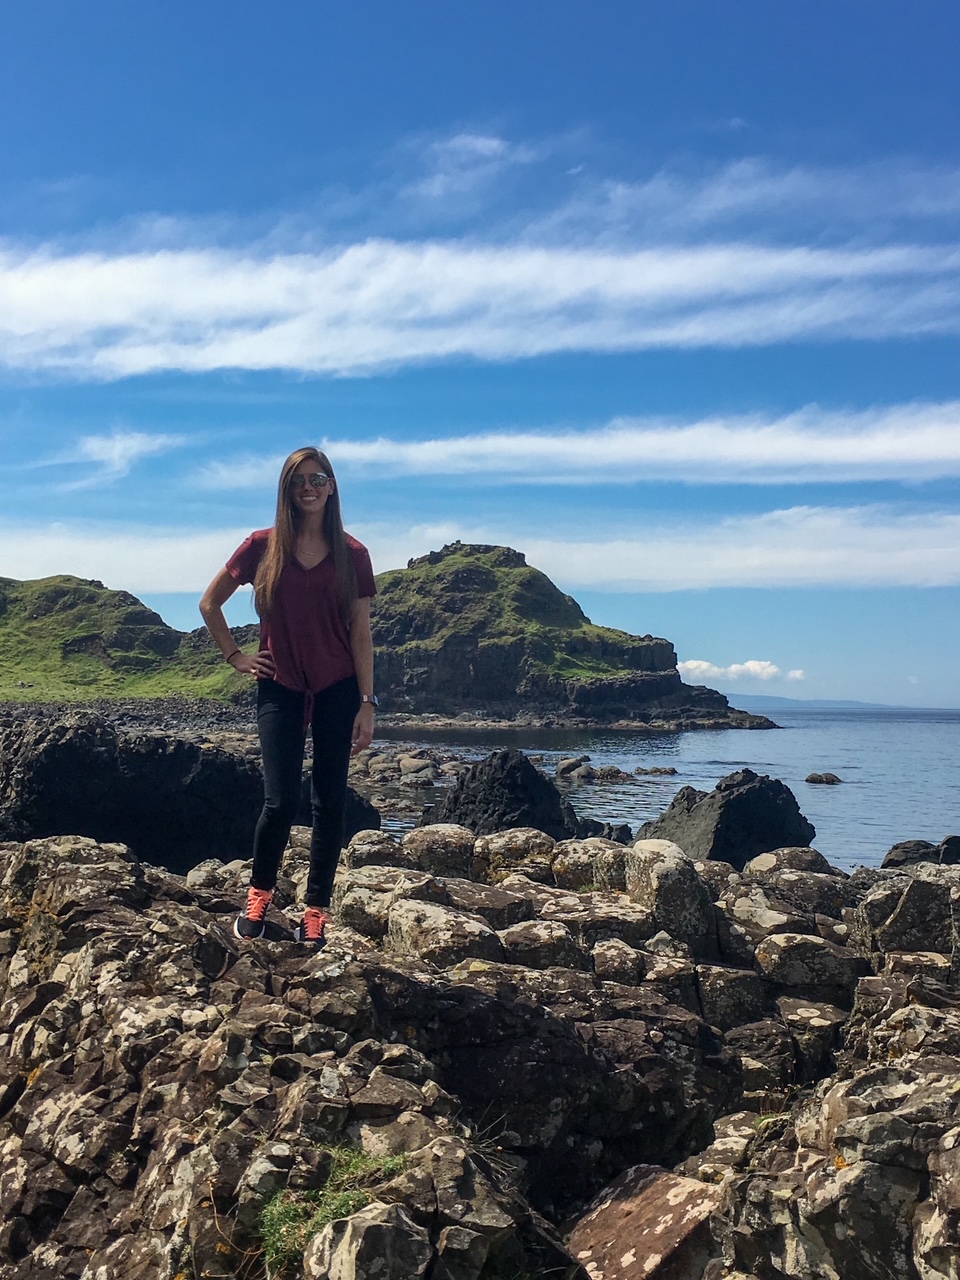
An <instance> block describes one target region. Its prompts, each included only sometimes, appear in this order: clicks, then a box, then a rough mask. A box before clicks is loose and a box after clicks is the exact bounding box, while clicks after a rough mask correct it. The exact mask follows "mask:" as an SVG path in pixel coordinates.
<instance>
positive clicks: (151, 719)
mask: <svg viewBox="0 0 960 1280" xmlns="http://www.w3.org/2000/svg"><path fill="white" fill-rule="evenodd" d="M77 712H79V713H85V714H90V715H96V716H101V717H103V718H104V719H105V720H109V721H110V722H111V723H114V724H116V725H118V726H120V727H122V728H125V729H134V728H141V729H153V730H156V731H158V732H172V733H180V734H193V733H204V732H213V731H217V730H220V731H235V732H244V731H246V730H251V729H252V727H253V720H254V695H253V690H252V689H251V690H250V691H249V693H248V694H247V695H245V696H243V697H241V698H240V699H238V700H237V701H235V702H227V701H221V700H220V699H215V698H192V697H182V696H179V695H172V696H170V697H166V698H94V699H89V700H86V701H82V700H81V701H76V702H73V701H71V702H63V701H44V702H33V701H23V702H0V716H3V717H9V718H13V719H23V720H28V719H35V718H37V717H46V718H58V717H62V716H64V715H71V714H74V713H77ZM377 725H378V727H379V728H381V729H387V730H390V731H391V732H392V731H396V730H407V731H409V732H410V734H411V735H414V736H415V735H416V734H417V732H419V731H420V730H427V731H434V730H458V729H459V730H471V729H486V730H492V731H494V732H509V731H514V730H517V729H586V730H591V729H603V730H623V731H629V732H631V733H650V734H667V733H681V732H687V731H697V730H709V729H777V728H779V727H780V726H779V725H777V724H776V723H775V722H774V721H773V720H770V719H769V718H768V717H767V716H762V715H755V714H753V713H752V712H748V711H737V710H736V709H735V708H733V707H730V708H728V709H726V710H722V709H721V710H710V711H709V712H702V711H691V710H689V709H685V710H683V711H679V712H677V713H676V714H675V715H665V714H660V715H657V716H654V717H652V718H651V719H650V720H644V721H640V720H603V719H590V718H586V717H578V716H564V715H560V714H554V713H549V714H544V715H534V714H531V713H525V712H518V713H517V714H516V715H515V716H513V717H511V718H502V717H498V716H494V715H486V714H483V713H479V712H478V713H469V712H460V713H458V714H456V715H440V714H437V713H432V712H425V713H423V714H412V713H410V714H407V713H403V714H400V713H390V714H387V713H383V712H381V713H380V714H379V715H378V717H377Z"/></svg>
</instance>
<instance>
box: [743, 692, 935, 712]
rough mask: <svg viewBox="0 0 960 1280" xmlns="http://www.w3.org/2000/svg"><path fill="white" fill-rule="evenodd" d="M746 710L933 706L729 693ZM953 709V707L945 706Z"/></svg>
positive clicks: (868, 709)
mask: <svg viewBox="0 0 960 1280" xmlns="http://www.w3.org/2000/svg"><path fill="white" fill-rule="evenodd" d="M727 696H728V697H730V698H732V699H734V700H735V701H736V703H737V704H738V705H739V706H740V707H742V708H743V709H744V710H752V709H754V708H758V707H763V708H766V707H770V708H776V707H780V708H782V709H783V710H788V709H789V710H791V711H804V710H809V711H829V710H831V709H835V710H837V711H844V710H847V711H925V710H930V709H931V708H926V707H906V706H904V705H903V704H902V703H894V702H857V701H855V700H854V699H852V698H782V697H778V696H777V695H776V694H772V693H736V694H728V695H727ZM943 709H944V710H951V709H952V708H943Z"/></svg>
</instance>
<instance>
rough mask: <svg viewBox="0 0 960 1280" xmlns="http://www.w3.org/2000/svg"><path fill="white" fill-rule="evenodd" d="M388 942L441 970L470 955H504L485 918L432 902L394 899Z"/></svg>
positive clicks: (489, 957)
mask: <svg viewBox="0 0 960 1280" xmlns="http://www.w3.org/2000/svg"><path fill="white" fill-rule="evenodd" d="M516 927H520V928H522V927H523V926H516ZM387 942H388V945H389V946H390V947H391V948H392V950H394V951H397V952H399V953H401V954H404V955H414V956H419V957H420V959H421V960H428V961H429V962H430V963H431V964H435V965H437V967H438V968H441V969H442V968H446V967H447V965H452V964H457V963H459V962H460V961H461V960H466V959H469V958H476V959H478V960H501V959H502V958H503V947H502V944H501V942H500V939H499V938H498V937H497V935H496V933H494V931H493V930H492V929H491V928H490V926H489V925H488V924H487V922H486V921H485V920H481V919H480V918H478V917H477V916H468V915H466V914H465V913H464V912H462V911H455V910H453V909H452V908H450V907H443V906H438V905H436V904H434V903H429V902H410V901H400V902H394V903H393V905H392V906H391V907H390V912H389V917H388V924H387Z"/></svg>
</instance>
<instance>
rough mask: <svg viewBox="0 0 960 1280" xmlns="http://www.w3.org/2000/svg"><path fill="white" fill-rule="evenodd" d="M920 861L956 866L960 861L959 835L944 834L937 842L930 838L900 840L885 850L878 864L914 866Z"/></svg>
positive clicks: (883, 865) (888, 866)
mask: <svg viewBox="0 0 960 1280" xmlns="http://www.w3.org/2000/svg"><path fill="white" fill-rule="evenodd" d="M921 862H932V863H935V864H936V865H938V866H941V867H952V866H956V864H957V863H958V862H960V836H945V837H944V838H943V839H942V840H941V841H940V843H939V844H934V843H933V841H931V840H901V841H900V842H899V843H898V844H895V845H893V846H892V847H891V848H890V849H888V850H887V852H886V854H885V855H884V859H883V862H882V863H881V864H880V865H881V867H885V868H887V869H889V868H891V867H893V868H896V867H915V866H917V865H918V864H919V863H921Z"/></svg>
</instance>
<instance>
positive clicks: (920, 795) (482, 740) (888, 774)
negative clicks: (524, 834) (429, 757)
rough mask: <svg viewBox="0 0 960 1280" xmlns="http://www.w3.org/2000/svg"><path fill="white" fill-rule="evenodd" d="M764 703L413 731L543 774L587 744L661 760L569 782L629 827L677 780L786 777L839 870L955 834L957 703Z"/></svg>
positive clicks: (588, 750)
mask: <svg viewBox="0 0 960 1280" xmlns="http://www.w3.org/2000/svg"><path fill="white" fill-rule="evenodd" d="M769 714H770V716H771V718H772V719H774V720H776V722H777V723H778V724H779V725H780V726H781V728H779V729H770V730H765V731H759V730H744V729H722V730H717V731H715V732H699V733H678V734H669V735H661V734H658V735H649V734H642V733H633V732H630V731H623V730H620V731H599V732H598V731H593V732H583V731H580V732H573V731H557V730H529V729H525V730H517V731H510V732H506V733H504V732H499V733H492V732H488V731H480V730H472V731H471V730H464V731H462V732H461V731H459V730H458V731H457V732H456V734H454V733H452V732H451V731H449V730H446V731H443V732H440V731H437V732H436V733H433V734H429V735H428V734H427V733H426V732H424V733H421V734H418V741H419V742H420V743H421V744H422V745H426V746H433V747H441V746H447V747H450V748H456V749H457V750H458V751H460V752H463V753H465V754H467V755H468V756H470V757H475V758H477V759H479V758H480V757H481V756H484V755H486V754H487V753H488V752H490V751H492V750H494V749H496V748H499V747H519V748H520V749H521V750H523V751H525V752H527V753H528V754H529V755H533V756H537V757H540V758H541V759H540V767H541V768H543V770H544V771H545V772H546V773H547V774H548V775H550V776H552V774H553V771H554V768H555V767H556V763H557V761H558V760H561V759H563V758H564V757H565V756H570V755H589V756H590V760H591V763H592V764H594V765H595V766H597V765H603V764H615V765H618V766H619V767H620V768H621V769H623V770H625V771H627V772H629V773H633V770H634V769H635V768H636V767H637V766H638V765H641V766H643V767H644V768H650V767H651V766H654V765H671V766H673V767H674V768H675V769H676V770H677V775H676V776H675V777H653V778H650V777H635V778H634V779H633V780H631V781H630V782H629V783H601V784H585V785H580V786H573V787H571V788H570V791H569V793H568V794H569V798H570V800H571V801H572V803H573V806H574V808H575V809H576V811H577V813H578V814H579V815H580V816H581V817H592V818H598V819H600V820H601V821H604V822H627V823H629V824H630V826H631V827H633V828H636V827H637V826H638V825H639V824H640V823H641V822H646V821H647V820H648V819H650V818H654V817H656V816H657V814H659V813H661V812H662V811H663V810H664V809H665V808H666V807H667V805H668V804H669V803H670V800H671V799H672V798H673V796H674V795H675V793H676V792H677V791H678V790H679V788H680V787H682V786H693V787H697V788H698V789H699V790H701V791H708V790H710V789H711V788H712V787H713V786H714V784H715V783H716V782H717V780H718V779H719V778H722V777H723V776H724V775H725V774H728V773H732V772H733V771H734V770H735V769H742V768H744V767H749V768H751V769H753V770H755V771H756V772H757V773H765V774H769V775H770V776H771V777H774V778H780V779H781V781H783V782H785V783H786V784H787V786H788V787H789V788H790V789H791V791H793V793H794V795H795V796H796V797H797V800H798V802H799V804H800V809H801V811H802V812H803V813H804V814H805V815H806V817H807V818H809V820H810V821H811V822H812V823H813V825H814V826H815V827H816V829H817V837H816V840H815V842H814V843H815V844H816V847H817V848H818V849H819V850H820V852H821V853H822V854H824V856H825V857H826V858H827V859H828V860H829V861H830V862H832V863H833V864H834V866H838V867H842V868H844V869H845V870H850V869H852V868H853V867H855V866H859V865H863V866H878V865H879V863H880V862H881V860H882V859H883V855H884V854H885V853H886V851H887V850H888V849H889V848H890V846H891V845H892V844H895V843H896V842H897V841H898V840H908V839H924V840H933V841H939V840H941V839H942V838H943V837H944V836H946V835H954V834H960V711H922V710H912V709H911V710H906V709H890V710H887V709H880V708H878V709H873V708H870V709H856V710H847V709H837V710H813V709H811V710H806V709H800V710H793V709H791V710H789V711H783V710H781V709H779V708H778V709H777V710H776V711H771V712H770V713H769ZM390 736H391V737H392V738H401V737H403V736H404V735H401V734H400V733H399V732H397V733H393V734H390ZM407 740H409V739H407ZM827 772H829V773H835V774H837V775H838V776H839V777H840V778H842V779H843V782H842V785H840V786H833V787H828V786H815V785H812V784H810V783H807V782H805V781H804V779H805V778H806V776H807V774H809V773H827Z"/></svg>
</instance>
